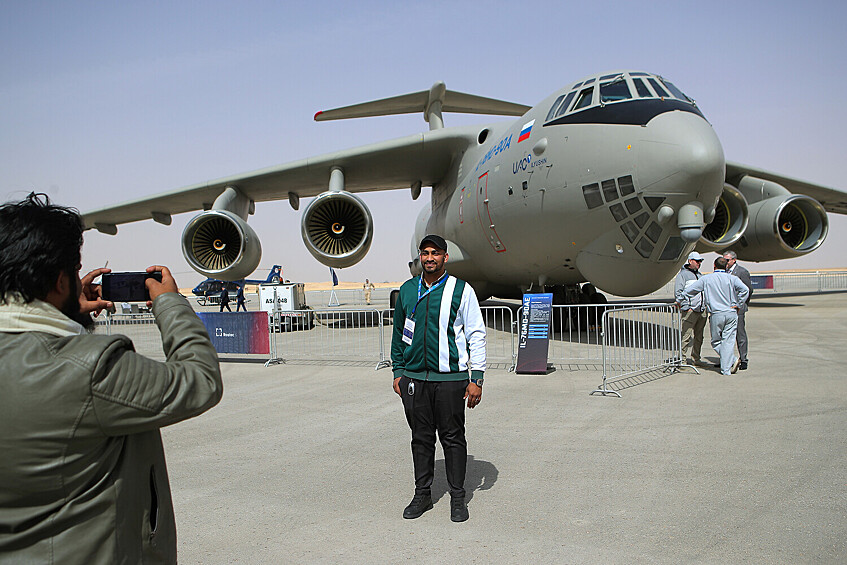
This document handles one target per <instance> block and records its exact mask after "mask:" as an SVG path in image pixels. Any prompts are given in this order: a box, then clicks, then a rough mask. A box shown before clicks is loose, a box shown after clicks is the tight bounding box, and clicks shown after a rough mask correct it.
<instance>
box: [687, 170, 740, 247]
mask: <svg viewBox="0 0 847 565" xmlns="http://www.w3.org/2000/svg"><path fill="white" fill-rule="evenodd" d="M749 221H750V216H749V209H748V206H747V199H746V198H744V195H743V194H741V192H739V190H738V189H737V188H735V187H734V186H732V185H730V184H724V185H723V192H721V196H720V198H719V199H718V203H717V205H716V206H715V217H714V219H713V220H712V221H711V222H709V225H707V226H706V228H705V229H704V230H703V235H702V236H701V237H700V241H699V243H698V244H697V249H698V250H699V251H717V250H719V249H726V248H727V247H729V246H731V245H735V244H736V243H737V242H738V240H740V239H741V238H742V236H743V235H744V231H745V230H746V229H747V224H748V223H749Z"/></svg>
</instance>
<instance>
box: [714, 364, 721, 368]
mask: <svg viewBox="0 0 847 565" xmlns="http://www.w3.org/2000/svg"><path fill="white" fill-rule="evenodd" d="M712 367H714V368H715V369H720V368H721V364H720V363H715V364H714V365H712Z"/></svg>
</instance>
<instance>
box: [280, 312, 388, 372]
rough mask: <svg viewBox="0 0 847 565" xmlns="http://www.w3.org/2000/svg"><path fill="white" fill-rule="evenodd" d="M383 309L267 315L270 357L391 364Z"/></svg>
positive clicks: (382, 365)
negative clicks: (384, 328)
mask: <svg viewBox="0 0 847 565" xmlns="http://www.w3.org/2000/svg"><path fill="white" fill-rule="evenodd" d="M385 312H386V311H383V310H377V309H369V310H345V309H338V308H332V309H320V310H295V311H282V312H274V313H273V314H272V315H271V317H270V328H269V329H270V332H271V335H270V338H271V356H272V357H271V360H270V361H269V362H268V363H270V364H272V363H285V361H286V360H291V359H298V360H324V361H326V360H332V361H355V360H358V361H376V369H381V368H382V367H387V366H389V365H390V363H389V362H388V360H387V359H386V356H385V351H386V346H385V337H384V332H383V326H384V324H383V318H384V317H385V315H386V314H385Z"/></svg>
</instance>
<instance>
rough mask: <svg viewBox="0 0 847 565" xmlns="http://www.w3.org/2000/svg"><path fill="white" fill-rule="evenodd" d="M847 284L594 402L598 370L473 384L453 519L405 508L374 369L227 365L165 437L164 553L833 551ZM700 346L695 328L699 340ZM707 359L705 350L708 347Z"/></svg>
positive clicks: (390, 407) (761, 307)
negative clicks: (172, 533)
mask: <svg viewBox="0 0 847 565" xmlns="http://www.w3.org/2000/svg"><path fill="white" fill-rule="evenodd" d="M845 314H847V294H844V293H837V294H827V295H806V296H765V297H758V296H757V297H755V299H754V304H753V306H752V308H751V310H750V312H749V313H748V315H747V328H748V333H749V335H750V368H749V369H748V370H746V371H740V372H739V373H738V374H736V375H733V376H729V377H724V376H721V375H720V374H719V373H718V371H717V369H714V370H710V369H705V370H704V369H701V370H700V371H701V374H699V375H697V374H695V372H694V371H692V370H690V369H687V370H685V371H684V372H681V373H676V374H672V375H668V376H663V375H661V374H659V375H647V376H645V377H644V378H640V379H632V380H628V381H625V382H624V383H623V386H626V388H623V389H622V390H620V392H621V394H622V395H623V397H622V398H613V397H600V396H589V394H588V393H589V392H590V391H591V390H593V389H594V388H595V387H596V386H597V385H598V384H599V383H600V380H601V376H602V372H601V371H600V370H578V371H571V370H568V368H567V367H565V366H560V367H559V368H558V370H556V371H554V372H552V373H550V374H548V375H544V376H527V375H515V374H513V373H509V372H507V371H506V370H505V369H494V370H490V371H488V373H487V374H486V380H485V387H484V391H485V392H484V395H483V401H482V403H481V404H480V406H479V407H477V408H476V409H474V410H472V411H470V410H469V411H468V413H467V435H468V443H469V460H468V477H467V481H466V485H465V486H466V488H467V490H468V492H469V493H470V498H469V504H468V508H469V511H470V520H468V521H467V522H464V523H461V524H454V523H452V522H451V521H450V497H449V495H448V494H447V484H446V479H445V477H444V461H443V455H442V453H441V449H440V447H439V448H438V451H437V455H436V476H435V484H434V487H433V496H434V498H435V499H436V501H435V507H434V508H433V509H432V510H430V511H429V512H427V513H425V514H424V515H423V516H422V517H421V518H419V519H417V520H404V519H403V518H402V511H403V508H404V507H405V506H406V504H407V503H408V502H409V501H410V500H411V497H412V495H413V475H412V462H411V454H410V448H409V441H410V433H409V430H408V427H407V425H406V422H405V419H404V416H403V412H402V407H401V403H400V400H399V398H398V397H397V396H396V395H395V394H394V393H393V391H392V390H391V385H390V383H391V373H390V372H389V370H388V369H382V370H379V371H375V370H374V368H373V364H372V363H356V362H343V361H339V362H335V363H323V364H320V363H308V362H305V361H301V362H299V363H298V364H294V363H288V364H284V365H276V366H271V367H267V368H266V367H264V366H262V364H261V363H250V362H225V363H224V364H223V372H224V380H225V386H226V390H225V394H224V399H223V401H222V402H221V403H220V405H218V406H217V407H215V408H213V409H212V410H211V411H209V412H208V413H206V414H204V415H202V416H199V417H197V418H195V419H193V420H189V421H187V422H183V423H181V424H177V425H175V426H172V427H170V428H166V429H164V430H163V436H164V440H165V449H166V453H167V458H168V465H169V470H170V480H171V488H172V491H173V497H174V504H175V507H176V513H177V524H178V531H179V560H180V562H181V563H189V564H190V563H210V564H215V563H250V564H254V563H415V564H426V563H603V564H609V563H612V564H614V563H627V564H630V563H845V562H847V435H845V430H847V407H845V398H847V370H846V369H845V363H844V359H845V355H844V351H845V336H847V321H845ZM707 339H708V338H707ZM703 353H704V355H705V356H707V358H710V359H713V360H717V357H716V355H715V354H714V352H713V351H712V350H711V348H710V347H709V346H708V343H707V344H704V347H703Z"/></svg>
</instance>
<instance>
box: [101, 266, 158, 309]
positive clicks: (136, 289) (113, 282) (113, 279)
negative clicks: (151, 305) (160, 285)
mask: <svg viewBox="0 0 847 565" xmlns="http://www.w3.org/2000/svg"><path fill="white" fill-rule="evenodd" d="M149 278H154V279H156V280H157V281H159V282H162V273H160V272H154V273H103V277H102V279H101V282H100V286H101V288H102V290H103V299H104V300H109V301H111V302H147V301H148V300H150V293H149V292H147V287H146V286H145V285H144V281H146V280H147V279H149Z"/></svg>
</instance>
